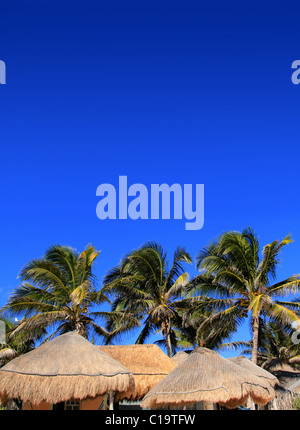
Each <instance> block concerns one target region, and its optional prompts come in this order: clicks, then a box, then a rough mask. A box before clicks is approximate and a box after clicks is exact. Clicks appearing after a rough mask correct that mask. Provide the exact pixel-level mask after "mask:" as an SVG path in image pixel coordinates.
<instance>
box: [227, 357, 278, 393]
mask: <svg viewBox="0 0 300 430" xmlns="http://www.w3.org/2000/svg"><path fill="white" fill-rule="evenodd" d="M227 360H229V361H231V362H232V363H235V364H238V365H239V366H241V367H242V368H243V369H246V370H248V371H250V372H253V373H254V375H256V376H257V377H258V378H259V379H260V380H261V381H262V382H263V383H266V384H270V385H271V387H275V385H276V384H278V383H279V382H278V379H277V378H276V376H274V375H272V373H270V372H268V371H267V370H265V369H262V368H261V367H260V366H257V365H256V364H254V363H252V361H250V360H248V358H246V357H244V356H243V355H240V356H238V357H230V358H228V359H227Z"/></svg>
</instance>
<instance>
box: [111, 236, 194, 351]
mask: <svg viewBox="0 0 300 430" xmlns="http://www.w3.org/2000/svg"><path fill="white" fill-rule="evenodd" d="M191 262H192V259H191V257H190V255H189V254H188V253H187V251H186V250H185V249H184V248H180V247H178V248H177V249H176V251H175V252H174V256H173V263H172V266H171V268H170V269H168V261H167V255H166V253H165V251H164V250H163V248H162V247H161V246H160V245H159V244H157V243H156V242H149V243H146V244H145V245H144V246H142V247H141V248H139V249H137V250H134V251H132V252H131V253H130V254H129V255H127V256H126V257H125V258H124V259H123V260H122V261H121V263H120V265H119V266H117V267H115V268H113V269H112V270H111V271H110V272H109V273H108V274H107V275H106V276H105V278H104V287H103V292H105V293H106V292H110V293H113V294H114V295H115V298H114V301H113V304H112V309H111V312H110V314H107V317H108V318H109V321H108V324H107V327H106V328H107V330H108V331H109V332H110V333H112V335H111V336H110V338H109V341H110V340H111V339H112V337H113V336H116V335H117V334H120V333H123V332H124V331H128V330H130V329H133V328H136V327H138V326H141V325H143V328H142V330H141V332H140V334H139V336H138V339H137V340H136V343H144V342H145V340H146V339H147V338H148V337H149V336H150V334H152V333H153V332H154V331H155V330H157V329H159V330H161V332H162V335H163V336H164V338H165V340H166V347H167V353H168V355H169V357H172V346H173V347H174V345H175V344H176V338H175V335H174V330H173V327H174V326H180V325H181V315H180V313H181V311H182V309H184V307H185V306H186V301H185V299H184V297H183V295H184V292H185V286H186V284H187V282H188V278H189V276H188V273H187V272H185V271H184V267H183V263H191Z"/></svg>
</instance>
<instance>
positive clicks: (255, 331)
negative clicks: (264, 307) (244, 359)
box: [252, 314, 259, 364]
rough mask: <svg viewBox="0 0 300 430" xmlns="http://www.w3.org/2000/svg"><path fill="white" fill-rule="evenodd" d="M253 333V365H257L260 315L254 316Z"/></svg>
mask: <svg viewBox="0 0 300 430" xmlns="http://www.w3.org/2000/svg"><path fill="white" fill-rule="evenodd" d="M252 331H253V345H252V363H254V364H257V353H258V332H259V314H258V315H255V316H252Z"/></svg>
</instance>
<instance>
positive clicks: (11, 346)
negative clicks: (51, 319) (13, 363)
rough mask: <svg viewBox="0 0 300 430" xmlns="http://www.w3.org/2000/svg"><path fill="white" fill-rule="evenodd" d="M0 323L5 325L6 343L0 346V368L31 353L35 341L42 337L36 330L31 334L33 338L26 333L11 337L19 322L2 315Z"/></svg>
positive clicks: (40, 332)
mask: <svg viewBox="0 0 300 430" xmlns="http://www.w3.org/2000/svg"><path fill="white" fill-rule="evenodd" d="M1 322H3V323H4V324H5V333H6V343H4V344H2V345H0V367H1V366H3V365H4V364H6V363H7V362H8V361H10V360H12V359H13V358H15V357H18V356H19V355H22V354H25V353H26V352H29V351H31V350H32V349H33V348H34V347H35V341H36V340H39V339H41V338H42V337H43V335H44V333H43V332H42V331H40V330H38V331H37V332H35V333H31V334H33V336H29V334H28V333H26V332H19V333H18V334H17V335H15V336H11V333H13V332H14V330H15V329H16V328H17V326H18V324H19V322H13V321H12V320H10V319H8V318H5V317H4V316H2V315H1Z"/></svg>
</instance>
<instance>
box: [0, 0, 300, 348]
mask: <svg viewBox="0 0 300 430" xmlns="http://www.w3.org/2000/svg"><path fill="white" fill-rule="evenodd" d="M297 3H298V2H296V1H285V2H282V1H281V2H279V1H276V0H275V1H274V0H273V1H266V0H260V1H257V0H251V1H248V0H245V1H242V2H241V1H231V0H229V1H227V2H223V1H215V2H201V1H190V0H186V1H174V0H173V1H172V2H169V1H156V0H152V1H151V2H150V1H143V2H141V1H132V0H128V1H126V2H124V1H114V0H109V1H106V0H101V1H91V0H85V1H84V2H83V1H65V0H60V1H57V0H52V1H43V2H39V1H37V0H16V1H14V2H11V1H8V0H3V1H2V2H1V15H0V59H1V60H3V61H5V63H6V67H7V84H6V85H0V145H1V158H0V178H1V211H0V214H1V215H0V216H1V232H0V233H1V247H0V264H1V271H0V294H1V295H0V305H3V304H4V303H5V302H6V300H7V298H8V295H9V294H10V293H11V292H12V290H13V288H15V287H16V286H17V285H18V280H17V276H18V273H19V270H20V269H21V267H22V266H23V265H24V264H25V263H26V262H28V261H29V260H30V259H32V258H38V257H40V256H42V255H43V253H44V252H45V250H46V249H47V248H48V247H49V246H50V245H51V244H56V243H60V244H66V245H70V246H73V247H75V248H77V249H78V250H82V249H83V248H84V247H85V246H86V244H88V243H92V244H93V245H94V246H95V247H96V248H97V249H101V250H102V252H101V256H100V257H99V259H98V262H97V275H98V277H99V279H100V280H101V279H102V277H103V275H104V274H105V273H106V271H107V270H108V269H110V268H111V267H112V266H114V265H116V264H118V262H119V260H120V258H121V257H122V256H123V255H124V254H125V253H127V252H129V251H131V250H132V249H134V248H136V247H139V246H140V245H142V244H143V243H144V242H146V241H149V240H156V241H158V242H159V243H161V245H162V246H163V247H164V248H165V249H166V250H167V251H168V253H169V255H170V257H171V256H172V253H173V251H174V249H175V247H176V246H177V245H179V244H180V245H182V246H186V248H187V249H188V251H189V252H190V253H191V255H192V256H193V257H194V256H195V255H196V253H197V251H198V250H199V249H200V248H202V247H203V246H205V245H206V244H207V243H208V242H209V241H210V240H211V239H213V238H214V237H216V236H217V235H219V234H220V233H221V232H222V231H225V230H241V229H242V228H243V227H246V226H248V225H249V226H252V228H254V230H255V231H256V232H257V234H258V235H259V237H260V240H261V243H262V244H265V243H268V242H270V241H272V240H274V239H282V238H283V237H284V236H285V235H286V234H287V233H289V232H290V233H292V235H293V238H294V243H293V244H292V245H289V246H288V247H287V248H286V250H285V251H284V254H283V255H282V265H281V266H280V268H279V271H278V280H280V279H284V277H287V276H289V275H291V274H293V273H297V272H300V268H299V254H300V228H299V209H300V203H299V199H298V194H299V152H300V149H299V143H300V142H299V115H300V108H299V106H300V85H299V86H296V85H293V84H292V82H291V74H292V70H291V64H292V62H293V61H294V60H297V59H300V37H299V36H300V29H299V12H300V10H299V5H298V4H297ZM120 175H127V176H128V181H129V183H130V184H132V183H143V184H146V185H147V186H150V184H151V183H163V182H165V183H168V184H172V183H175V182H177V183H180V184H185V183H192V184H196V183H199V184H202V183H204V185H205V223H204V227H203V229H202V230H199V231H186V230H185V228H184V222H183V221H178V220H176V221H172V220H164V221H163V220H158V221H154V220H147V221H145V220H144V221H142V220H139V221H131V220H116V221H109V220H108V221H100V220H99V219H98V218H97V217H96V204H97V202H98V201H99V198H97V197H96V188H97V186H98V185H100V184H101V183H104V182H108V183H112V184H114V185H117V182H118V177H119V176H120ZM190 272H191V274H192V275H193V274H194V270H193V269H191V271H190ZM249 337H250V334H249V329H248V326H245V327H244V328H243V329H242V330H241V331H240V332H239V334H238V338H240V339H247V340H248V339H249Z"/></svg>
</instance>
